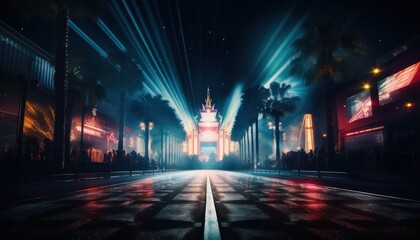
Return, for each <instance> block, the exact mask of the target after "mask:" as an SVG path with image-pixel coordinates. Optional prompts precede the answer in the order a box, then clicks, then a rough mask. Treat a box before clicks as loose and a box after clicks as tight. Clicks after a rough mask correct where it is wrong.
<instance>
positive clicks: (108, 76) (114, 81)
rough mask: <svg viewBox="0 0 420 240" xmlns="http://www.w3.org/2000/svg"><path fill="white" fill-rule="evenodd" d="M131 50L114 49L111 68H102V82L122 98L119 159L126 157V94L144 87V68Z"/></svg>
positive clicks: (111, 56)
mask: <svg viewBox="0 0 420 240" xmlns="http://www.w3.org/2000/svg"><path fill="white" fill-rule="evenodd" d="M128 53H129V52H128V51H127V52H120V51H114V52H111V53H110V59H111V60H110V61H109V60H107V59H104V61H108V64H109V63H110V64H111V65H112V66H111V67H110V68H105V69H102V70H103V72H102V75H101V83H102V84H103V85H104V86H105V87H106V88H111V89H114V90H116V91H117V92H118V94H119V98H120V107H119V134H118V159H119V160H122V159H123V158H124V126H125V102H126V99H125V98H126V95H129V94H132V93H135V92H138V91H139V90H141V89H142V87H143V84H142V81H143V79H142V76H143V73H142V70H141V67H140V65H139V64H138V63H137V61H136V59H134V58H133V57H131V56H130V55H129V54H128ZM108 66H109V65H108Z"/></svg>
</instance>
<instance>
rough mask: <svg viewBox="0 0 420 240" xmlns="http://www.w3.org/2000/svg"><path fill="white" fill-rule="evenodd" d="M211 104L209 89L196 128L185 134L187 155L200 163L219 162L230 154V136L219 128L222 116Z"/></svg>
mask: <svg viewBox="0 0 420 240" xmlns="http://www.w3.org/2000/svg"><path fill="white" fill-rule="evenodd" d="M211 102H212V99H211V98H210V89H209V88H207V98H206V99H205V104H202V108H201V109H200V116H198V117H197V119H198V121H197V128H196V129H193V130H192V131H191V132H189V133H188V134H187V140H186V151H187V153H188V155H197V156H198V158H199V159H200V160H201V161H207V160H209V159H210V160H211V159H212V158H214V159H215V160H218V161H220V160H222V159H223V156H224V155H228V154H229V153H230V145H231V140H230V136H229V134H228V132H227V131H226V130H224V129H221V128H220V126H221V123H222V116H220V114H218V112H217V109H215V108H214V107H215V105H214V104H212V103H211Z"/></svg>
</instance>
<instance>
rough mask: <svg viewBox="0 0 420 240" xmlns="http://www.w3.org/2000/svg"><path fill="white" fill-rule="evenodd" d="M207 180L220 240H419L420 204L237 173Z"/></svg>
mask: <svg viewBox="0 0 420 240" xmlns="http://www.w3.org/2000/svg"><path fill="white" fill-rule="evenodd" d="M210 176H211V179H212V189H213V192H214V198H215V201H216V210H217V211H218V218H219V221H221V222H220V226H221V234H222V238H223V239H418V236H419V233H420V202H415V201H406V200H403V199H396V198H388V197H385V196H375V195H370V194H364V193H360V192H354V191H346V190H341V189H338V188H329V187H323V186H317V185H314V184H310V183H308V184H302V183H295V182H293V181H289V180H281V179H274V178H267V177H260V176H253V175H249V174H242V173H226V172H221V171H218V172H213V173H212V174H211V175H210ZM227 189H228V191H227ZM231 189H234V191H231Z"/></svg>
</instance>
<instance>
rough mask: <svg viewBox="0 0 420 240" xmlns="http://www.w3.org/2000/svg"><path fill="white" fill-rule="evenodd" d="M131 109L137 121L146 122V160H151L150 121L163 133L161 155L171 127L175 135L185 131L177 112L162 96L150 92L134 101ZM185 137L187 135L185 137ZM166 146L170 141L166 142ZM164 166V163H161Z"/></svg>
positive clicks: (179, 136)
mask: <svg viewBox="0 0 420 240" xmlns="http://www.w3.org/2000/svg"><path fill="white" fill-rule="evenodd" d="M131 110H132V112H133V116H134V117H135V119H136V121H143V122H145V146H144V147H145V162H146V163H148V161H149V147H148V146H149V128H148V123H149V122H153V123H154V125H155V126H156V127H159V128H160V130H161V131H160V133H161V156H163V145H164V143H163V139H164V134H165V133H167V132H168V131H166V130H168V129H171V133H172V135H173V136H177V138H182V136H183V134H184V135H185V131H184V129H183V126H182V125H181V121H180V120H179V119H178V117H177V116H176V114H175V110H174V109H173V108H171V107H170V106H169V102H168V101H167V100H164V99H162V96H160V95H155V96H152V95H150V94H146V95H141V96H140V97H139V100H138V101H133V102H132V106H131ZM184 138H185V137H184ZM166 146H168V143H167V142H166ZM161 166H163V164H161Z"/></svg>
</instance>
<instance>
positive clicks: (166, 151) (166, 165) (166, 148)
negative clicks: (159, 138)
mask: <svg viewBox="0 0 420 240" xmlns="http://www.w3.org/2000/svg"><path fill="white" fill-rule="evenodd" d="M168 135H169V132H168V131H166V135H165V170H166V169H168V156H169V155H168Z"/></svg>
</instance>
